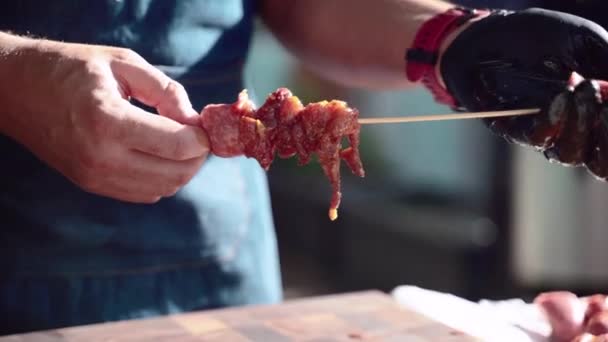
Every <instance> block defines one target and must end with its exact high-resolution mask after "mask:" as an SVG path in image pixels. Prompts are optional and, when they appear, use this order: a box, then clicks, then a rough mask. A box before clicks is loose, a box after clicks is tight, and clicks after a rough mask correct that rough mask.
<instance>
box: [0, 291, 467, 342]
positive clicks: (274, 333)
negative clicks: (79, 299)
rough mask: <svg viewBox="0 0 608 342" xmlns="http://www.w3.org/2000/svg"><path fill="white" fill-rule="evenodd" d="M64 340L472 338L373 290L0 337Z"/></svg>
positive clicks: (415, 341)
mask: <svg viewBox="0 0 608 342" xmlns="http://www.w3.org/2000/svg"><path fill="white" fill-rule="evenodd" d="M9 341H10V342H26V341H27V342H33V341H36V342H51V341H53V342H64V341H69V342H72V341H87V342H88V341H129V342H132V341H142V342H143V341H180V342H181V341H222V342H224V341H226V342H241V341H242V342H248V341H263V342H284V341H309V342H313V341H314V342H321V341H324V342H330V341H350V342H353V341H411V342H427V341H442V342H471V341H476V339H474V338H472V337H470V336H467V335H465V334H463V333H461V332H458V331H454V330H453V329H450V328H448V327H446V326H443V325H441V324H439V323H437V322H433V321H431V320H429V319H427V318H426V317H424V316H421V315H419V314H417V313H414V312H410V311H407V310H405V309H403V308H400V307H398V306H397V304H396V303H395V302H394V301H393V300H392V298H391V297H390V296H388V295H386V294H384V293H381V292H376V291H368V292H357V293H351V294H343V295H332V296H324V297H316V298H309V299H301V300H294V301H287V302H285V303H283V304H280V305H270V306H249V307H240V308H230V309H222V310H210V311H201V312H194V313H187V314H180V315H172V316H165V317H161V318H152V319H144V320H131V321H122V322H115V323H105V324H96V325H89V326H80V327H73V328H66V329H58V330H51V331H44V332H36V333H29V334H23V335H12V336H5V337H0V342H9Z"/></svg>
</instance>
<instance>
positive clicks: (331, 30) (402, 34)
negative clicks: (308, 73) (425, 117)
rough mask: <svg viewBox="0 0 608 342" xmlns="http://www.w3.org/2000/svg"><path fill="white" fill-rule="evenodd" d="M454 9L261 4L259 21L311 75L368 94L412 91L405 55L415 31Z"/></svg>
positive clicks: (400, 1)
mask: <svg viewBox="0 0 608 342" xmlns="http://www.w3.org/2000/svg"><path fill="white" fill-rule="evenodd" d="M451 7H454V5H453V4H450V3H448V2H444V1H439V0H263V1H262V4H261V10H262V12H261V13H262V18H263V20H264V22H265V23H266V25H267V26H268V27H269V29H270V30H271V31H272V32H273V34H274V35H275V36H276V37H277V38H278V39H279V41H280V42H281V43H282V44H283V45H284V46H285V47H286V48H287V49H288V50H289V51H290V52H291V53H292V54H294V55H295V56H296V57H297V58H298V59H299V60H301V61H302V62H303V63H304V64H305V65H306V66H307V67H308V68H310V69H311V70H312V71H314V72H317V73H319V74H322V75H324V76H325V77H327V78H329V79H331V80H334V81H337V82H340V83H342V84H345V85H349V86H355V87H365V88H370V89H400V88H404V87H408V86H411V83H410V82H409V81H408V80H407V79H406V77H405V71H404V70H405V51H406V49H407V48H408V47H409V46H411V45H412V42H413V40H414V37H415V35H416V32H417V31H418V29H419V28H420V26H421V25H422V24H423V23H424V22H425V21H427V20H428V19H430V18H432V17H433V16H435V15H437V14H439V13H442V12H445V11H446V10H448V9H449V8H451Z"/></svg>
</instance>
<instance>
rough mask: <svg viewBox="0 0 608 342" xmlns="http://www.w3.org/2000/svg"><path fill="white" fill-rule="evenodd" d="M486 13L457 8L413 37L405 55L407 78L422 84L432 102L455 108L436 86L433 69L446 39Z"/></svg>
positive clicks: (444, 91) (447, 95)
mask: <svg viewBox="0 0 608 342" xmlns="http://www.w3.org/2000/svg"><path fill="white" fill-rule="evenodd" d="M482 13H486V11H478V10H474V9H468V8H462V7H456V8H451V9H449V10H448V11H446V12H444V13H441V14H438V15H436V16H435V17H433V18H431V19H429V20H428V21H426V22H425V23H424V24H423V25H422V27H421V28H420V29H419V30H418V32H417V33H416V38H415V39H414V43H413V44H412V47H410V48H409V49H408V50H407V54H406V61H407V64H406V70H405V71H406V76H407V78H408V80H410V81H411V82H422V83H423V84H424V85H425V87H426V88H427V89H429V90H430V91H431V93H432V94H433V97H434V98H435V101H437V102H439V103H443V104H446V105H449V106H451V107H455V106H456V105H457V104H456V100H455V99H454V98H453V97H452V95H450V93H449V92H448V90H447V89H445V88H444V87H443V86H442V85H441V84H440V82H439V79H438V78H437V74H436V72H435V67H436V65H437V61H438V59H439V48H440V47H441V44H442V43H443V41H444V40H445V38H446V37H447V36H448V35H449V34H450V33H452V32H454V31H455V30H456V29H457V28H458V27H460V26H461V25H463V24H464V23H466V22H467V21H469V20H471V19H472V18H475V17H477V16H479V15H480V14H482Z"/></svg>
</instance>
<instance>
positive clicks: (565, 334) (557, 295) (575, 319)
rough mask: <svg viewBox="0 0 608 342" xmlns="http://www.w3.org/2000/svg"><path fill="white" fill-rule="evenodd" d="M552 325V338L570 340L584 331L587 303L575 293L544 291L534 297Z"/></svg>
mask: <svg viewBox="0 0 608 342" xmlns="http://www.w3.org/2000/svg"><path fill="white" fill-rule="evenodd" d="M534 303H535V304H536V305H538V306H539V307H540V308H541V309H542V310H543V311H544V312H545V314H546V316H547V319H548V321H549V324H550V325H551V329H552V331H551V339H552V341H556V342H558V341H559V342H569V341H572V340H573V339H574V338H576V337H577V336H578V335H580V334H582V333H583V321H584V319H585V311H586V309H587V304H586V303H585V302H584V301H582V300H580V299H579V298H578V297H577V296H576V295H575V294H574V293H571V292H566V291H556V292H547V293H542V294H540V295H539V296H537V297H536V298H535V299H534Z"/></svg>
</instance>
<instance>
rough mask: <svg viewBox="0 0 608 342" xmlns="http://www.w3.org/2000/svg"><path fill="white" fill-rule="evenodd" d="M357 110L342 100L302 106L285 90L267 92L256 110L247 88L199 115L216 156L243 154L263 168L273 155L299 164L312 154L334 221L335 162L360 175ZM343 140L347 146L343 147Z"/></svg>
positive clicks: (338, 194)
mask: <svg viewBox="0 0 608 342" xmlns="http://www.w3.org/2000/svg"><path fill="white" fill-rule="evenodd" d="M358 118H359V112H358V111H357V110H356V109H353V108H350V107H348V105H347V104H346V102H343V101H337V100H333V101H321V102H317V103H311V104H308V105H307V106H303V105H302V103H301V102H300V100H299V99H298V98H297V97H296V96H293V94H292V93H291V92H290V91H289V90H288V89H286V88H279V89H277V90H276V91H274V92H273V93H271V94H270V95H269V96H268V97H267V98H266V101H265V102H264V104H263V105H262V106H261V107H260V108H259V109H257V110H255V108H254V106H253V104H252V102H251V101H250V100H249V98H248V96H247V92H246V91H242V92H241V93H240V94H239V97H238V100H237V101H236V102H235V103H233V104H212V105H208V106H206V107H205V108H204V109H203V110H202V112H201V116H200V121H201V126H202V127H203V129H204V130H205V131H206V132H207V134H208V136H209V141H210V144H211V152H212V153H213V154H215V155H217V156H220V157H235V156H239V155H245V156H247V157H249V158H255V159H256V160H257V161H258V162H259V163H260V165H261V166H262V167H263V168H264V169H265V170H268V169H269V168H270V166H271V164H272V162H273V160H274V157H275V155H278V156H279V157H280V158H290V157H293V156H296V155H297V158H298V163H299V164H300V165H304V164H307V163H308V162H310V160H311V158H312V156H313V155H316V156H317V158H318V160H319V164H321V167H322V169H323V172H324V173H325V175H326V176H327V178H328V179H329V181H330V183H331V186H332V191H333V192H332V197H331V203H330V208H329V218H330V219H331V220H335V219H336V218H337V216H338V211H337V210H338V207H339V206H340V201H341V197H342V194H341V181H340V160H341V159H343V160H344V161H345V162H346V164H347V165H348V166H349V168H350V169H351V170H352V172H353V173H354V174H355V175H357V176H360V177H364V176H365V171H364V169H363V163H362V162H361V159H360V156H359V130H360V125H359V122H358ZM344 138H347V139H348V141H349V145H350V146H349V147H347V148H342V140H343V139H344Z"/></svg>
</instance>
